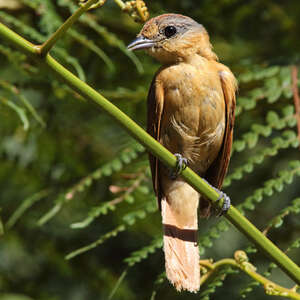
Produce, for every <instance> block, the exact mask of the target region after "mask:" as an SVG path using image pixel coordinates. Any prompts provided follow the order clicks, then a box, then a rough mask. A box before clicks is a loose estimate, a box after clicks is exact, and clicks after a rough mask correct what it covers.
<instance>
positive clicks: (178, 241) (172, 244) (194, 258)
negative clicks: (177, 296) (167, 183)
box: [161, 183, 200, 292]
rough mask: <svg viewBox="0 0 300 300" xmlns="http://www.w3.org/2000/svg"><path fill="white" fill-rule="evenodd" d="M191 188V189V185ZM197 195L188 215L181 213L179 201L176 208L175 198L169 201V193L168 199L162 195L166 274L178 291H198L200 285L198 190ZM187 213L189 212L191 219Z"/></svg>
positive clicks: (189, 200) (188, 199) (182, 208)
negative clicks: (194, 205)
mask: <svg viewBox="0 0 300 300" xmlns="http://www.w3.org/2000/svg"><path fill="white" fill-rule="evenodd" d="M185 184H186V183H185ZM189 188H190V189H192V188H191V187H190V186H189ZM179 194H180V193H179ZM196 197H197V199H196V200H195V201H196V207H195V208H194V210H195V211H194V212H193V213H192V214H189V212H187V214H185V215H184V214H183V215H182V213H179V214H178V211H176V205H175V209H174V201H173V203H172V199H171V201H170V199H169V197H168V200H166V198H163V199H162V202H161V205H162V211H161V212H162V219H163V230H164V252H165V262H166V274H167V278H168V279H169V280H170V282H171V283H172V284H173V285H174V286H175V288H176V289H177V290H178V291H181V290H188V291H190V292H197V291H198V290H199V288H200V266H199V259H200V257H199V249H198V244H197V231H198V222H197V206H198V197H199V196H198V193H196ZM194 198H195V197H194ZM185 200H186V201H188V202H189V204H190V203H191V202H195V201H191V200H192V199H191V198H187V199H185ZM175 202H176V201H175ZM177 204H178V203H177ZM189 204H188V203H186V206H188V207H189ZM182 205H184V203H182ZM182 205H181V210H182V211H184V210H185V207H184V206H183V207H182ZM177 207H178V206H177ZM187 216H189V218H188V220H187V218H186V217H187ZM184 223H185V224H184Z"/></svg>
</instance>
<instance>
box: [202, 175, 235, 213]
mask: <svg viewBox="0 0 300 300" xmlns="http://www.w3.org/2000/svg"><path fill="white" fill-rule="evenodd" d="M202 179H203V180H204V181H205V182H206V183H207V184H208V185H209V186H210V187H211V188H213V189H214V190H215V191H216V192H217V193H218V194H219V198H218V200H217V201H216V202H219V201H221V200H222V199H223V205H222V208H221V209H220V212H219V214H218V216H219V217H221V216H223V215H224V214H226V213H227V211H228V209H229V208H230V203H231V200H230V198H229V196H227V195H226V194H225V193H224V192H222V191H220V190H219V189H217V188H216V187H214V186H213V185H211V184H210V183H209V182H208V181H207V180H206V179H204V178H202Z"/></svg>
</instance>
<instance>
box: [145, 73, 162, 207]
mask: <svg viewBox="0 0 300 300" xmlns="http://www.w3.org/2000/svg"><path fill="white" fill-rule="evenodd" d="M163 104H164V89H163V86H162V83H161V82H160V81H158V80H157V77H156V76H155V77H154V79H153V81H152V83H151V87H150V90H149V93H148V100H147V106H148V107H147V132H148V133H149V134H150V135H151V136H152V137H153V138H155V139H156V140H158V141H159V140H160V122H161V118H162V113H163ZM149 161H150V168H151V174H152V182H153V188H154V191H155V194H156V196H157V200H158V206H159V209H161V198H162V190H161V187H160V180H159V173H160V172H159V167H160V166H159V161H158V159H157V158H156V157H155V156H153V155H152V154H151V153H149Z"/></svg>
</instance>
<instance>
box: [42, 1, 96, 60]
mask: <svg viewBox="0 0 300 300" xmlns="http://www.w3.org/2000/svg"><path fill="white" fill-rule="evenodd" d="M97 1H99V0H89V1H88V2H86V3H85V4H83V5H82V6H81V7H80V8H78V9H77V11H76V12H75V13H74V14H73V15H72V16H71V17H70V18H69V19H67V21H66V22H64V23H63V24H62V25H61V26H60V27H59V28H58V29H57V31H56V32H54V33H53V34H52V35H51V36H50V38H49V39H48V40H47V41H46V42H44V43H43V44H42V45H40V46H36V50H37V52H38V53H39V54H40V55H41V56H46V54H47V53H48V52H49V51H50V50H51V49H52V47H53V46H54V45H55V44H56V42H57V41H58V40H59V39H60V38H61V37H62V36H63V35H64V34H65V33H66V31H67V30H68V29H69V28H70V27H71V26H72V25H73V24H74V23H75V22H76V21H77V20H78V19H79V18H80V16H81V15H82V14H84V13H85V12H86V11H87V10H88V9H89V8H90V7H91V6H92V5H93V4H95V3H96V2H97Z"/></svg>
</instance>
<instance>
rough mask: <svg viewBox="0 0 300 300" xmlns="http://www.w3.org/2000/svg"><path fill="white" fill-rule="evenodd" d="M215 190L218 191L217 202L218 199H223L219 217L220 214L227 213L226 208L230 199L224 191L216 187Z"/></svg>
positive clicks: (229, 203) (219, 215)
mask: <svg viewBox="0 0 300 300" xmlns="http://www.w3.org/2000/svg"><path fill="white" fill-rule="evenodd" d="M215 190H216V191H217V192H218V193H219V198H218V200H217V201H218V202H219V201H220V200H222V199H223V205H222V208H221V209H220V212H219V214H218V217H221V216H223V215H225V214H226V213H227V211H228V209H229V208H230V205H231V200H230V198H229V196H227V195H226V194H225V193H224V192H222V191H220V190H218V189H217V188H216V189H215Z"/></svg>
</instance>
